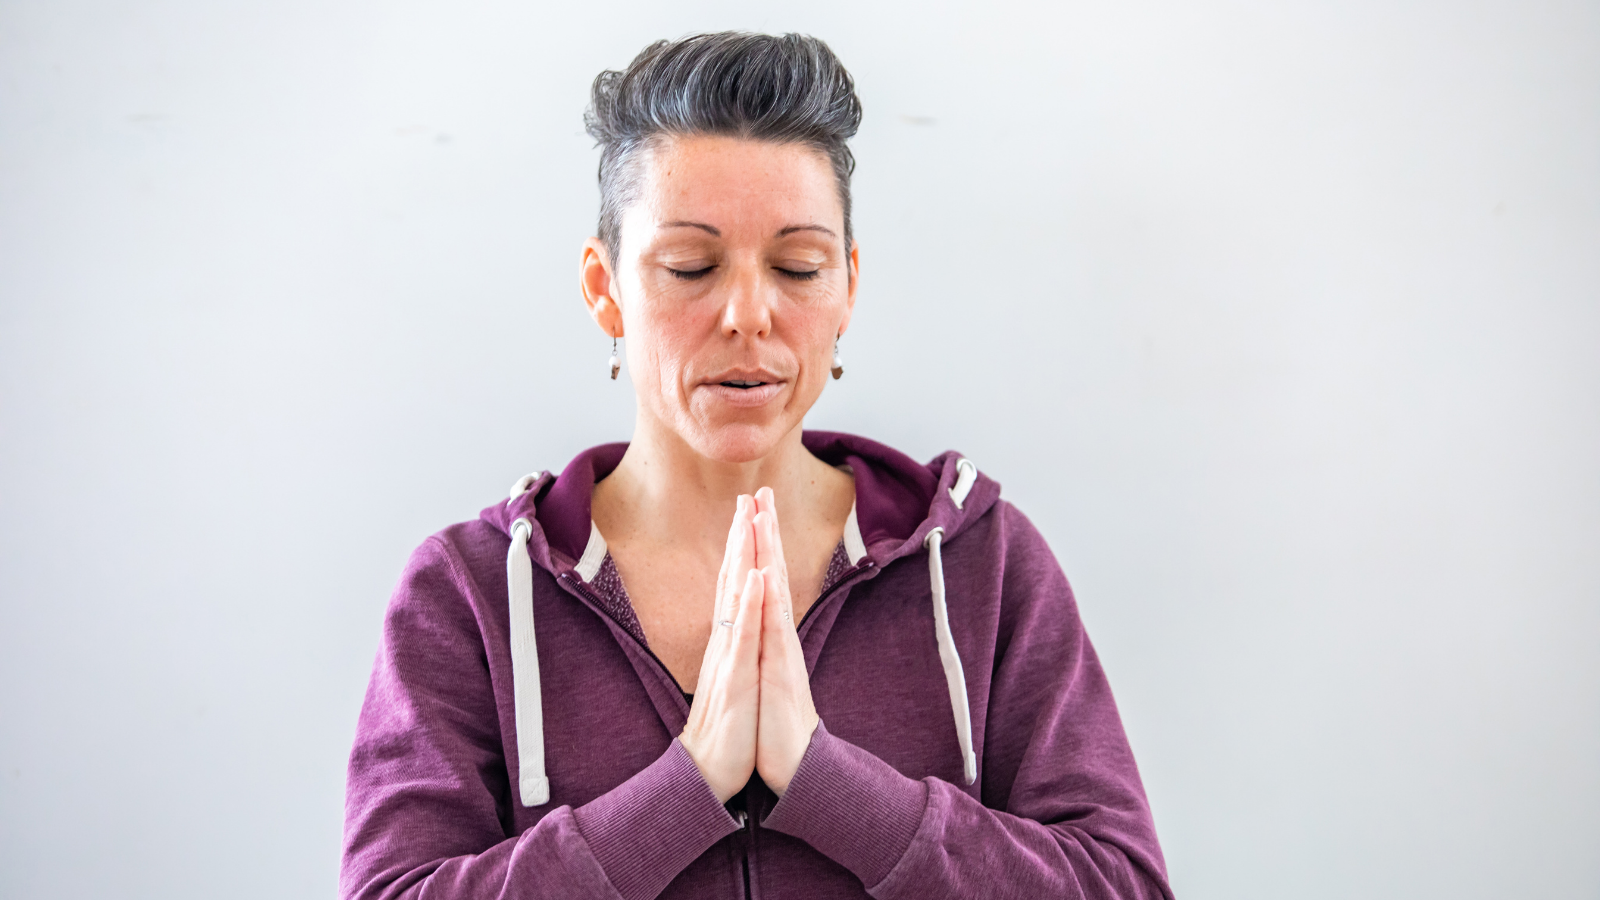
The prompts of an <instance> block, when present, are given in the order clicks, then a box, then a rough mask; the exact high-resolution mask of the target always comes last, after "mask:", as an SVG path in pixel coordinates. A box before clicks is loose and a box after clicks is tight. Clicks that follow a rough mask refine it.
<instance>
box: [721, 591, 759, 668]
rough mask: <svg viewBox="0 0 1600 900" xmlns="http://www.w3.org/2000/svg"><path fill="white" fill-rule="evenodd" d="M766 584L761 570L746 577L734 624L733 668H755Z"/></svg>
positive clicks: (731, 658)
mask: <svg viewBox="0 0 1600 900" xmlns="http://www.w3.org/2000/svg"><path fill="white" fill-rule="evenodd" d="M765 588H766V582H765V581H764V580H763V579H762V577H761V570H759V569H751V570H750V571H749V573H748V574H747V575H746V576H745V581H744V591H743V592H741V594H740V596H739V613H738V618H736V619H735V620H734V622H733V629H732V630H733V633H734V634H733V647H732V648H731V650H730V652H729V659H728V664H729V665H730V666H731V667H732V668H735V669H737V668H741V667H744V666H754V665H756V664H757V662H758V656H757V654H758V653H759V652H760V650H761V610H762V607H763V605H764V604H763V603H762V600H763V593H764V590H765Z"/></svg>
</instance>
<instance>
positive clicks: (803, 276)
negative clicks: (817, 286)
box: [774, 266, 822, 281]
mask: <svg viewBox="0 0 1600 900" xmlns="http://www.w3.org/2000/svg"><path fill="white" fill-rule="evenodd" d="M774 268H776V269H777V270H778V271H779V272H782V273H783V274H784V275H787V276H788V277H790V278H793V279H794V280H795V281H810V280H811V279H813V278H815V277H817V275H819V274H820V273H821V271H822V270H821V269H812V270H811V271H809V272H802V271H796V270H795V269H785V268H783V267H782V266H775V267H774Z"/></svg>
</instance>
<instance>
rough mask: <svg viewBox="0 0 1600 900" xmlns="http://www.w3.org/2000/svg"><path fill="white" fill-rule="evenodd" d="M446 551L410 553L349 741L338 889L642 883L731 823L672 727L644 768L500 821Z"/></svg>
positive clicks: (651, 882)
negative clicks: (575, 801)
mask: <svg viewBox="0 0 1600 900" xmlns="http://www.w3.org/2000/svg"><path fill="white" fill-rule="evenodd" d="M464 579H465V576H464V571H463V568H462V567H461V566H460V564H459V560H458V559H457V558H456V557H455V555H454V554H453V553H452V552H451V551H450V549H449V548H448V547H446V546H445V545H444V543H443V542H442V541H440V540H439V539H438V538H432V539H430V540H429V541H428V542H427V543H425V544H423V546H422V547H421V548H419V549H418V550H417V552H416V553H415V554H413V556H412V559H411V562H410V564H409V565H408V567H407V569H406V573H405V575H404V576H403V577H402V579H401V583H400V586H399V588H398V589H397V590H396V592H395V595H394V598H393V599H392V601H391V602H390V606H389V611H388V614H387V616H386V618H385V621H384V629H383V642H382V646H381V647H380V649H379V652H378V659H377V662H376V664H375V665H374V668H373V673H372V680H371V682H370V684H369V686H368V689H367V696H366V701H365V703H364V704H363V706H362V710H361V718H360V722H359V724H358V725H357V729H356V741H355V746H354V749H353V750H352V751H351V754H350V768H349V775H348V782H347V785H346V795H345V848H344V859H343V864H342V867H341V873H340V896H341V897H343V898H362V900H377V898H385V900H388V898H423V897H427V898H429V900H451V898H462V900H465V898H484V897H518V898H541V897H551V898H555V897H561V898H568V897H610V898H624V900H643V898H649V897H654V896H656V895H657V894H659V893H660V892H661V890H662V889H663V888H665V887H666V885H667V884H668V883H669V882H670V881H671V880H672V879H673V878H674V877H676V876H677V874H678V873H679V872H681V871H682V870H683V869H684V868H685V867H686V866H688V865H689V864H690V863H691V862H693V861H694V860H695V858H697V857H698V856H699V855H700V854H701V853H703V852H705V850H707V849H708V848H710V847H711V846H712V845H713V844H715V843H716V842H717V841H718V840H720V839H721V838H723V837H724V836H726V835H727V834H730V833H732V832H734V831H736V830H737V828H738V826H737V824H736V823H735V822H734V820H733V817H732V816H730V815H729V814H728V812H727V810H725V809H724V808H723V806H722V804H721V803H719V802H718V801H717V798H716V795H715V794H714V793H713V792H712V790H711V788H710V787H709V786H708V785H706V783H705V780H704V779H703V778H702V777H701V775H700V772H699V769H697V768H696V767H695V765H694V761H693V760H691V759H690V758H689V755H688V753H687V752H685V751H684V749H683V746H682V745H681V744H680V743H678V742H677V741H673V742H672V744H671V745H670V746H669V747H668V749H667V750H666V752H665V753H663V754H662V755H661V757H660V758H658V759H657V760H656V761H655V762H653V763H651V764H650V765H649V766H646V767H645V768H644V770H643V771H641V772H639V773H638V774H637V775H635V776H634V777H632V778H630V779H629V780H627V781H625V782H623V783H622V784H620V785H618V786H617V787H615V788H613V789H612V790H610V791H608V792H606V793H605V794H602V795H600V796H599V797H597V798H595V799H594V800H593V801H591V802H589V803H587V804H584V805H582V806H580V807H578V808H576V809H574V808H573V807H570V806H561V807H557V808H555V809H552V810H551V811H550V812H548V813H547V814H546V815H545V816H544V817H543V818H541V819H540V820H539V821H538V823H537V824H535V825H534V826H533V827H532V828H529V829H527V830H526V831H524V832H522V833H521V834H519V835H515V836H511V835H508V833H507V832H508V823H510V822H511V820H512V815H511V812H512V809H511V804H512V803H515V802H516V801H515V799H513V797H512V791H511V786H510V783H509V778H508V775H507V772H506V763H505V758H504V756H503V751H502V749H501V747H502V744H501V734H500V727H499V718H498V712H497V709H496V705H495V693H494V687H493V684H492V682H491V680H490V675H489V668H488V662H487V659H486V656H485V651H484V641H483V636H482V633H481V631H480V629H479V627H478V622H477V620H476V618H475V616H474V614H473V610H472V608H471V605H470V604H469V603H468V602H467V600H466V598H465V597H464V595H463V592H464V590H465V588H464V587H463V586H464V585H465V584H466V581H465V580H464Z"/></svg>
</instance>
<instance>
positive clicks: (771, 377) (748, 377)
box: [701, 369, 787, 384]
mask: <svg viewBox="0 0 1600 900" xmlns="http://www.w3.org/2000/svg"><path fill="white" fill-rule="evenodd" d="M785 380H787V379H785V378H783V377H782V376H780V375H776V374H774V373H772V372H769V371H767V370H766V369H727V370H725V371H722V372H719V373H717V374H715V375H712V376H710V377H708V378H706V379H704V380H703V381H701V384H728V383H730V382H731V383H734V384H739V383H744V384H775V383H777V382H781V381H785Z"/></svg>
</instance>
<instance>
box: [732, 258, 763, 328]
mask: <svg viewBox="0 0 1600 900" xmlns="http://www.w3.org/2000/svg"><path fill="white" fill-rule="evenodd" d="M732 274H733V276H734V277H733V278H731V279H729V281H728V294H727V299H726V301H725V302H724V303H723V307H722V333H723V334H725V335H727V336H728V337H733V336H734V335H744V336H745V337H747V338H764V337H766V336H767V335H768V334H769V333H771V331H772V304H771V298H770V296H769V294H770V293H771V286H770V285H768V284H766V283H765V279H763V278H762V274H763V273H762V271H761V267H760V266H759V265H752V264H741V265H737V266H735V267H734V272H733V273H732Z"/></svg>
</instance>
